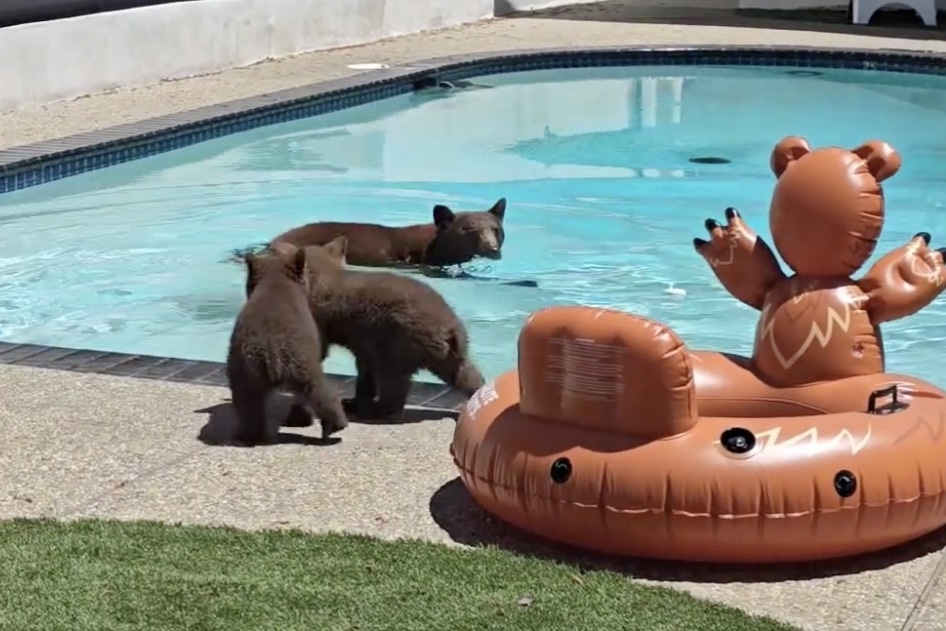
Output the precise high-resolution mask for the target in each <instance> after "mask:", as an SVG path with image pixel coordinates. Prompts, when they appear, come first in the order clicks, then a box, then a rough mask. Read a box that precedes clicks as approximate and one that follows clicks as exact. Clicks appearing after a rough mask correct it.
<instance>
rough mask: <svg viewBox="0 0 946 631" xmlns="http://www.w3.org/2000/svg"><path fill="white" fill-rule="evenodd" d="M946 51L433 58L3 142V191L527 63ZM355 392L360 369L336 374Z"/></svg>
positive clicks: (449, 399) (99, 362)
mask: <svg viewBox="0 0 946 631" xmlns="http://www.w3.org/2000/svg"><path fill="white" fill-rule="evenodd" d="M944 61H946V53H938V52H928V51H923V52H920V51H910V50H899V49H889V48H880V49H866V48H857V49H853V48H839V47H830V46H728V45H698V46H653V45H649V46H600V47H593V48H587V47H586V48H567V47H566V48H562V47H556V48H539V49H517V50H509V51H501V52H481V53H470V54H462V55H451V56H444V57H437V58H431V59H425V60H421V61H416V62H411V63H407V64H400V65H394V66H390V67H387V68H383V69H379V70H372V71H368V72H363V73H360V74H357V75H354V76H351V77H346V78H341V79H332V80H328V81H320V82H316V83H311V84H308V85H304V86H300V87H296V88H288V89H284V90H278V91H275V92H269V93H264V94H259V95H256V96H252V97H247V98H241V99H235V100H231V101H226V102H222V103H218V104H214V105H208V106H204V107H200V108H196V109H192V110H187V111H184V112H178V113H175V114H169V115H165V116H159V117H154V118H148V119H143V120H140V121H136V122H133V123H126V124H122V125H116V126H112V127H106V128H103V129H99V130H95V131H90V132H85V133H81V134H75V135H71V136H66V137H62V138H58V139H53V140H48V141H43V142H38V143H33V144H28V145H22V146H18V147H12V148H9V149H3V150H0V195H2V194H4V193H8V192H13V191H17V190H22V189H24V188H30V187H33V186H37V185H41V184H46V183H49V182H52V181H56V180H59V179H63V178H66V177H71V176H74V175H79V174H81V173H85V172H88V171H92V170H98V169H101V168H107V167H109V166H114V165H117V164H121V163H123V162H127V161H132V160H136V159H140V158H144V157H149V156H152V155H157V154H159V153H164V152H167V151H171V150H174V149H178V148H182V147H185V146H189V145H191V144H197V143H199V142H204V141H206V140H211V139H213V138H217V137H221V136H225V135H229V134H232V133H237V132H240V131H246V130H249V129H255V128H257V127H263V126H268V125H271V124H278V123H282V122H287V121H291V120H298V119H302V118H309V117H312V116H317V115H319V114H323V113H326V112H330V111H337V110H341V109H347V108H349V107H353V106H356V105H360V104H362V103H368V102H372V101H377V100H381V99H384V98H389V97H391V96H397V95H401V94H408V93H411V92H414V91H416V90H418V89H421V88H427V87H433V86H437V85H438V83H439V82H440V81H456V80H462V79H467V78H470V77H477V76H486V75H493V74H503V73H509V72H520V71H524V70H536V69H552V68H577V67H606V66H628V65H653V64H656V65H678V66H681V67H686V66H691V65H727V66H729V65H756V66H758V65H768V66H779V67H793V68H806V67H831V68H845V69H875V70H886V71H892V72H902V73H914V74H925V75H944V74H946V63H943V62H944ZM0 364H9V365H16V366H32V367H40V368H48V369H54V370H66V371H73V372H85V373H94V374H105V375H114V376H125V377H136V378H146V379H157V380H162V381H172V382H180V383H189V384H199V385H208V386H223V387H226V386H227V381H226V375H225V365H224V364H223V363H220V362H210V361H198V360H187V359H179V358H171V357H159V356H152V355H135V354H125V353H114V352H107V351H99V350H89V349H73V348H65V347H57V346H46V345H40V344H20V343H13V342H2V341H0ZM329 378H330V380H331V381H332V382H333V383H334V384H335V385H336V386H337V387H338V388H339V389H340V390H341V391H342V396H350V395H351V393H352V391H353V389H354V377H353V376H349V375H335V374H331V375H329ZM465 401H466V397H463V396H462V395H461V394H460V393H458V392H456V391H454V390H452V389H451V388H449V387H447V386H445V385H443V384H432V383H427V382H419V381H415V382H414V385H413V387H412V389H411V396H410V398H409V400H408V403H409V405H412V406H419V407H423V408H427V409H434V410H442V411H444V412H445V413H448V414H455V413H456V411H457V410H458V409H459V408H460V407H461V406H462V405H463V404H464V403H465Z"/></svg>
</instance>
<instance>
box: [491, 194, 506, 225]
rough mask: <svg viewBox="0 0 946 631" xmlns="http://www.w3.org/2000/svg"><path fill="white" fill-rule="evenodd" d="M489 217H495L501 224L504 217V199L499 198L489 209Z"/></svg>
mask: <svg viewBox="0 0 946 631" xmlns="http://www.w3.org/2000/svg"><path fill="white" fill-rule="evenodd" d="M489 213H490V214H491V215H496V218H497V219H499V221H500V222H502V220H503V218H504V217H505V216H506V198H505V197H500V198H499V201H497V202H496V203H495V204H493V207H492V208H490V209H489Z"/></svg>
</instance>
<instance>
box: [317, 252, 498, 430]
mask: <svg viewBox="0 0 946 631" xmlns="http://www.w3.org/2000/svg"><path fill="white" fill-rule="evenodd" d="M347 245H348V244H347V239H346V238H345V237H344V236H341V237H336V238H335V239H333V240H332V241H330V242H329V243H327V244H326V245H324V246H321V247H320V246H313V247H308V248H306V253H307V256H308V263H309V276H310V279H311V280H310V282H311V287H310V292H309V304H310V307H311V309H312V314H313V316H314V317H315V320H316V322H317V323H318V325H319V331H320V332H321V333H322V340H323V342H324V344H325V347H324V350H323V352H325V353H328V349H329V347H330V346H331V345H334V344H337V345H339V346H342V347H344V348H346V349H348V350H349V351H350V352H351V354H352V355H354V356H355V365H356V368H357V370H358V377H357V379H356V381H355V396H354V398H353V399H347V400H345V401H343V404H344V405H345V409H346V411H348V412H349V413H352V414H356V415H357V416H359V417H362V418H373V419H383V418H388V417H392V416H395V415H399V414H400V413H401V412H402V411H403V410H404V406H405V404H406V403H407V396H408V394H409V392H410V388H411V378H412V377H413V376H414V375H415V374H417V372H418V371H420V370H423V369H426V370H429V371H430V372H432V373H433V374H434V375H436V376H437V377H439V378H440V379H441V380H443V381H444V382H445V383H446V384H447V385H450V386H453V387H454V388H456V389H457V390H460V391H461V392H463V393H464V394H466V395H467V396H472V394H473V393H474V392H476V391H477V390H478V389H479V388H480V387H481V386H482V385H483V377H482V375H481V374H480V372H479V370H477V368H476V366H475V365H474V364H473V362H472V361H471V360H470V358H469V347H468V342H467V333H466V327H465V326H464V325H463V322H462V321H461V320H460V318H458V317H457V314H456V313H454V311H453V309H451V308H450V305H448V304H447V302H446V301H445V300H444V299H443V297H442V296H441V295H440V294H439V293H437V292H436V291H435V290H434V289H433V288H431V287H430V286H429V285H427V284H425V283H423V282H421V281H418V280H415V279H413V278H408V277H405V276H401V275H399V274H394V273H391V272H369V271H357V270H351V269H347V268H346V267H345V258H346V257H345V255H346V248H347Z"/></svg>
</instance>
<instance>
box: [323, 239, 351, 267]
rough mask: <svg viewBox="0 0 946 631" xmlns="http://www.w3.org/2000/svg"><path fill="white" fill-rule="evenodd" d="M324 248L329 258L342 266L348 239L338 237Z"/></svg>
mask: <svg viewBox="0 0 946 631" xmlns="http://www.w3.org/2000/svg"><path fill="white" fill-rule="evenodd" d="M324 248H325V251H326V252H328V254H329V256H331V257H332V258H333V259H335V260H337V261H340V262H341V263H342V264H343V265H344V264H345V259H346V258H347V256H348V237H346V236H345V235H339V236H337V237H335V238H334V239H332V240H331V241H329V242H328V243H326V244H325V246H324Z"/></svg>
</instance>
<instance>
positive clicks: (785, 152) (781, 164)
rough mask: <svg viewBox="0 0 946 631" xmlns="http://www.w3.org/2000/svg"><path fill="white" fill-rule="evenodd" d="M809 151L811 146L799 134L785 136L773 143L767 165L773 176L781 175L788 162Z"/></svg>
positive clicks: (801, 156) (798, 158)
mask: <svg viewBox="0 0 946 631" xmlns="http://www.w3.org/2000/svg"><path fill="white" fill-rule="evenodd" d="M809 153H811V147H810V146H809V145H808V141H807V140H805V139H804V138H802V137H800V136H787V137H785V138H783V139H782V141H781V142H780V143H778V144H777V145H775V149H773V150H772V157H771V158H770V159H769V166H770V167H771V168H772V173H774V174H775V177H782V173H785V169H787V168H788V165H789V164H791V163H792V162H794V161H795V160H800V159H801V158H803V157H804V156H805V155H806V154H809Z"/></svg>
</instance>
